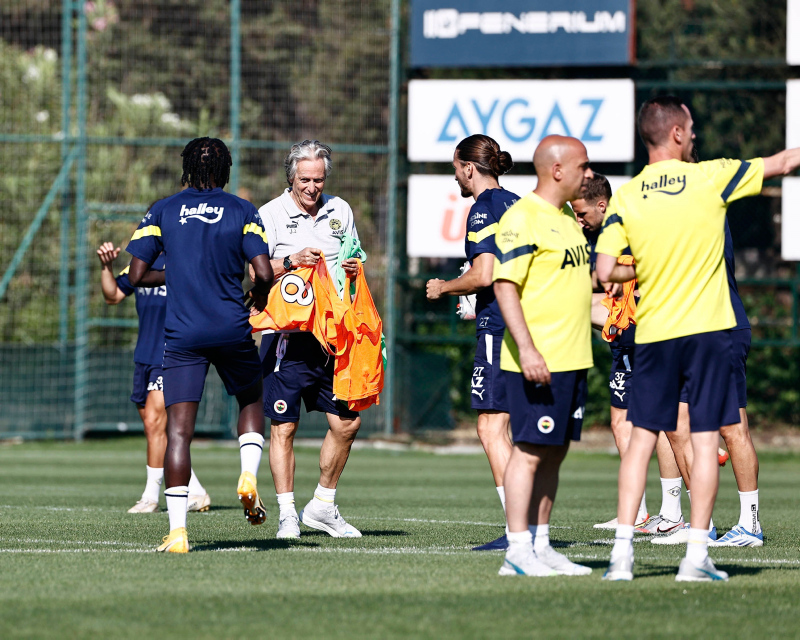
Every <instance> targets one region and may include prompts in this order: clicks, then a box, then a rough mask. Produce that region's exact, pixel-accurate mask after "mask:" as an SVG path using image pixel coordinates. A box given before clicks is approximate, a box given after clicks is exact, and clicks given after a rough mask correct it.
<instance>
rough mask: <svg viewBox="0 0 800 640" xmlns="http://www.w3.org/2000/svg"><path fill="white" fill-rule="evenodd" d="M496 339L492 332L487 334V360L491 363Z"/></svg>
mask: <svg viewBox="0 0 800 640" xmlns="http://www.w3.org/2000/svg"><path fill="white" fill-rule="evenodd" d="M493 341H494V336H493V335H492V334H491V333H487V334H486V360H487V361H488V362H489V364H492V347H493V346H494V345H493Z"/></svg>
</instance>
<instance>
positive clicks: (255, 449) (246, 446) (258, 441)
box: [239, 431, 264, 476]
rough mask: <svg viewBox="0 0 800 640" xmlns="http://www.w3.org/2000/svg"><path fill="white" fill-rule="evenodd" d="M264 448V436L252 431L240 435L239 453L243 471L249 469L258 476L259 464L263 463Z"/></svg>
mask: <svg viewBox="0 0 800 640" xmlns="http://www.w3.org/2000/svg"><path fill="white" fill-rule="evenodd" d="M263 449H264V436H262V435H261V434H260V433H255V432H254V431H253V432H250V433H245V434H244V435H243V436H239V455H240V456H241V458H242V473H244V472H245V471H249V472H250V473H252V474H253V475H254V476H258V465H260V464H261V452H262V450H263Z"/></svg>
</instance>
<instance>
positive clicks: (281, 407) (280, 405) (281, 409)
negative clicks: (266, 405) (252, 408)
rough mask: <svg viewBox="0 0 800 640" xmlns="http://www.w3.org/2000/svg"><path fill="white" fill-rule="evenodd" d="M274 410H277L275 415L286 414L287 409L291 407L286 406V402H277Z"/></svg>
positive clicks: (273, 406)
mask: <svg viewBox="0 0 800 640" xmlns="http://www.w3.org/2000/svg"><path fill="white" fill-rule="evenodd" d="M272 408H273V409H275V413H281V414H283V413H286V409H288V408H289V405H287V404H286V400H276V401H275V404H273V405H272Z"/></svg>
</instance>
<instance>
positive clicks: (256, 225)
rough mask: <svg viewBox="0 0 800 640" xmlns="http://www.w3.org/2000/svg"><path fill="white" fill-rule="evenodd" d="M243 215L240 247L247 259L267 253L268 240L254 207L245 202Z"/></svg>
mask: <svg viewBox="0 0 800 640" xmlns="http://www.w3.org/2000/svg"><path fill="white" fill-rule="evenodd" d="M245 206H246V211H245V216H244V229H243V231H242V233H243V234H244V237H243V238H242V249H243V251H244V255H245V256H246V257H247V259H248V260H252V259H253V258H255V257H256V256H260V255H263V254H265V253H266V254H267V255H269V240H268V238H267V232H266V231H265V230H264V226H263V225H262V224H261V216H259V215H258V211H257V210H256V208H255V207H254V206H253V205H252V204H250V203H247V205H245Z"/></svg>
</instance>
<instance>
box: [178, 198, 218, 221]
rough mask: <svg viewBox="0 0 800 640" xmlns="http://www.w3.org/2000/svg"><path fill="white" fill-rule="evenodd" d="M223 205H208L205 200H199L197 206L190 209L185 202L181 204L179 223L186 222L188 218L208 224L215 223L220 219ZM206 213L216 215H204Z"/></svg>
mask: <svg viewBox="0 0 800 640" xmlns="http://www.w3.org/2000/svg"><path fill="white" fill-rule="evenodd" d="M224 209H225V207H209V206H208V203H207V202H201V203H200V204H199V205H198V206H197V207H192V208H191V209H190V208H189V207H187V206H186V205H185V204H183V205H181V224H186V223H187V222H188V221H189V218H196V219H197V220H202V221H203V222H206V223H208V224H215V223H217V222H219V221H220V220H222V212H223V211H224ZM206 214H211V215H216V217H211V218H209V217H206Z"/></svg>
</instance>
